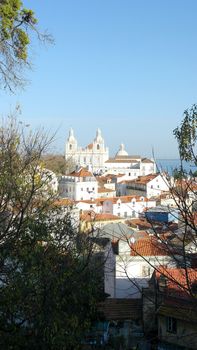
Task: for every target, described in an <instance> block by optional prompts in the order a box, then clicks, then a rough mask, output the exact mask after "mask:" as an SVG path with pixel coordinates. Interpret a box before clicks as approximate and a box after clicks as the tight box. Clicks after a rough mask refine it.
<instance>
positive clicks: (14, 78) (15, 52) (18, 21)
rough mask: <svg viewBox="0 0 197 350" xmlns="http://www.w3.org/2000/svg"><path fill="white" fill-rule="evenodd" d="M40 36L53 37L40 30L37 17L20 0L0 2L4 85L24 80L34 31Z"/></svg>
mask: <svg viewBox="0 0 197 350" xmlns="http://www.w3.org/2000/svg"><path fill="white" fill-rule="evenodd" d="M33 32H34V33H36V34H37V35H38V38H39V39H44V40H50V37H49V36H48V35H42V34H40V33H39V32H38V29H37V19H36V17H35V15H34V12H33V11H32V10H31V9H26V8H25V7H24V6H23V2H22V1H20V0H1V1H0V58H1V59H0V80H1V83H2V84H3V87H4V88H9V89H10V90H11V91H12V89H13V87H14V88H15V87H17V86H20V85H22V84H23V83H24V79H23V77H22V69H23V68H24V67H28V65H29V62H28V47H29V45H30V38H31V33H33Z"/></svg>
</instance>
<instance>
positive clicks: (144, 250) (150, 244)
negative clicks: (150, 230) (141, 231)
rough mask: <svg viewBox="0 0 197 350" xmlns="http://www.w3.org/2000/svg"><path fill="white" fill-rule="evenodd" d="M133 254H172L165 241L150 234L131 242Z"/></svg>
mask: <svg viewBox="0 0 197 350" xmlns="http://www.w3.org/2000/svg"><path fill="white" fill-rule="evenodd" d="M130 247H131V254H130V255H131V256H142V257H143V256H168V255H171V254H170V252H169V250H168V248H167V247H166V245H165V244H164V243H160V242H158V240H157V239H156V238H155V237H153V236H149V237H146V238H143V239H140V240H138V241H137V242H135V243H133V244H131V246H130Z"/></svg>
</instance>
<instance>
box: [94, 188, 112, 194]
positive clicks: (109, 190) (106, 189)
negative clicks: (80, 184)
mask: <svg viewBox="0 0 197 350" xmlns="http://www.w3.org/2000/svg"><path fill="white" fill-rule="evenodd" d="M106 192H115V190H112V189H111V188H106V187H100V188H98V193H106Z"/></svg>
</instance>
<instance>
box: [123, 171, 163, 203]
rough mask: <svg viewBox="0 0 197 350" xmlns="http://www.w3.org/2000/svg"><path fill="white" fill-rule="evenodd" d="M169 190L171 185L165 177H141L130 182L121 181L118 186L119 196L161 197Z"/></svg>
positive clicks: (153, 175)
mask: <svg viewBox="0 0 197 350" xmlns="http://www.w3.org/2000/svg"><path fill="white" fill-rule="evenodd" d="M168 190H169V184H168V181H167V179H166V178H165V176H164V175H161V174H150V175H146V176H139V177H138V178H137V179H134V180H130V181H121V182H119V183H118V184H117V194H119V195H135V194H136V195H141V196H145V197H147V198H151V197H157V196H160V195H161V194H162V193H164V192H166V191H168Z"/></svg>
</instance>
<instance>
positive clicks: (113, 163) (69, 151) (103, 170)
mask: <svg viewBox="0 0 197 350" xmlns="http://www.w3.org/2000/svg"><path fill="white" fill-rule="evenodd" d="M65 160H66V161H70V160H72V161H73V163H74V164H75V165H76V167H84V168H88V170H89V171H91V172H92V173H94V174H95V173H96V174H107V173H108V174H114V175H118V174H124V175H125V178H124V180H131V179H135V178H137V177H138V176H146V175H148V174H152V173H155V172H156V165H155V162H154V160H153V159H147V158H143V157H141V156H139V155H129V154H128V153H127V151H126V150H125V147H124V144H121V145H120V148H119V150H118V152H117V153H116V155H115V157H114V158H111V157H109V149H108V147H105V142H104V138H103V136H102V134H101V130H100V129H97V132H96V137H95V138H94V140H93V141H92V143H90V144H89V145H87V146H86V147H85V148H82V147H80V146H78V142H77V139H76V138H75V136H74V132H73V129H70V131H69V136H68V139H67V141H66V146H65Z"/></svg>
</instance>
